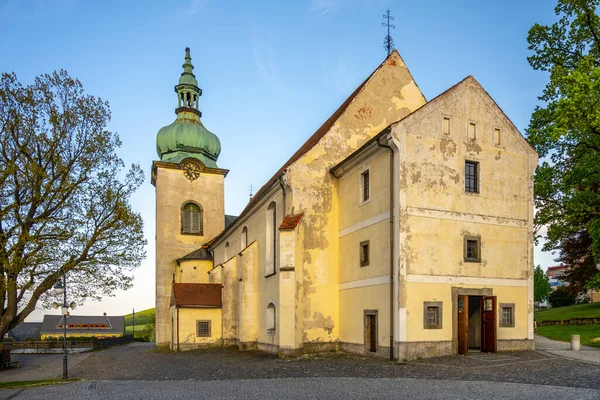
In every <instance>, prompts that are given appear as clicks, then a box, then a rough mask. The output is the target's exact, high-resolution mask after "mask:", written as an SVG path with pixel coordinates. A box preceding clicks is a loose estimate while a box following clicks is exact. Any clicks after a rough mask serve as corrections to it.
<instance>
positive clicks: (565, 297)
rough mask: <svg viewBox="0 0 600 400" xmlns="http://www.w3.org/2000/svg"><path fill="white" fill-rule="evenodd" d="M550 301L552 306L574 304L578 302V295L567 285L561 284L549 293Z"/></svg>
mask: <svg viewBox="0 0 600 400" xmlns="http://www.w3.org/2000/svg"><path fill="white" fill-rule="evenodd" d="M548 302H549V303H550V305H551V306H552V307H566V306H572V305H573V304H575V302H576V297H575V296H573V294H572V293H571V292H570V291H569V289H568V288H567V287H566V286H559V287H557V288H556V289H554V290H553V291H552V293H550V294H549V295H548Z"/></svg>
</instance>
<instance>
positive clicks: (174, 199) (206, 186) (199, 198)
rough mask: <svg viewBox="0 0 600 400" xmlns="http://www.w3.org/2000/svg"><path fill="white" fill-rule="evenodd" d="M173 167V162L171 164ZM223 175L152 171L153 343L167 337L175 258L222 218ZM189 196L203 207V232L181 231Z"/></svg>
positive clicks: (218, 226) (202, 238)
mask: <svg viewBox="0 0 600 400" xmlns="http://www.w3.org/2000/svg"><path fill="white" fill-rule="evenodd" d="M174 166H175V167H177V166H176V165H174ZM223 183H224V177H223V175H219V174H208V173H201V174H200V177H199V178H198V179H196V180H194V181H190V180H188V179H186V178H185V177H184V176H183V171H182V170H180V169H171V168H164V167H158V168H157V175H156V343H157V344H158V345H167V344H168V343H169V341H170V340H171V320H170V312H169V301H170V298H171V283H172V281H173V274H174V273H175V272H176V270H177V263H176V261H175V260H177V259H178V258H181V257H183V256H184V255H186V254H188V253H191V252H192V251H194V250H196V249H198V247H200V246H201V245H202V244H203V243H204V242H206V241H208V240H210V239H212V238H213V237H215V236H216V235H217V234H218V233H220V232H221V231H222V230H223V228H224V225H225V220H224V197H223V193H224V192H223ZM190 200H193V201H195V202H197V203H199V204H200V205H201V206H202V208H203V209H204V224H203V225H204V235H203V236H200V235H183V234H181V207H182V206H183V204H184V203H186V202H187V201H190Z"/></svg>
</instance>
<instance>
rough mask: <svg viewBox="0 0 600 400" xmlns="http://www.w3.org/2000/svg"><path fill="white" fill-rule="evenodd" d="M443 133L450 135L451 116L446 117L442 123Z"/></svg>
mask: <svg viewBox="0 0 600 400" xmlns="http://www.w3.org/2000/svg"><path fill="white" fill-rule="evenodd" d="M442 133H443V134H444V135H445V136H450V117H444V122H443V123H442Z"/></svg>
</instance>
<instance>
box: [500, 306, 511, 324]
mask: <svg viewBox="0 0 600 400" xmlns="http://www.w3.org/2000/svg"><path fill="white" fill-rule="evenodd" d="M512 311H513V309H512V307H502V324H503V325H512V324H513V312H512Z"/></svg>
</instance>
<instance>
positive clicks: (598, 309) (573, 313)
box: [535, 303, 600, 336]
mask: <svg viewBox="0 0 600 400" xmlns="http://www.w3.org/2000/svg"><path fill="white" fill-rule="evenodd" d="M570 318H600V303H592V304H578V305H576V306H569V307H556V308H550V309H548V310H544V311H538V312H536V313H535V320H536V321H538V322H539V321H547V320H566V319H570ZM599 336H600V335H599Z"/></svg>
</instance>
